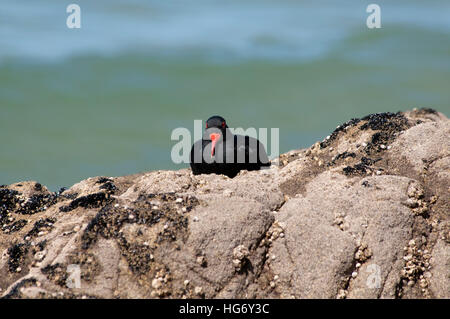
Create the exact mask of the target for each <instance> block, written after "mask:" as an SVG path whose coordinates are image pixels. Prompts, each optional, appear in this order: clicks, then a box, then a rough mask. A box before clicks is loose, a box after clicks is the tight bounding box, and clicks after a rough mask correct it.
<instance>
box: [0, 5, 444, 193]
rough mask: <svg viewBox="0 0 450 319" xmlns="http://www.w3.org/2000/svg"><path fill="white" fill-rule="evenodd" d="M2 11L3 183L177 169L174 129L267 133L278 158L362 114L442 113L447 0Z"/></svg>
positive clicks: (52, 182)
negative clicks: (374, 16)
mask: <svg viewBox="0 0 450 319" xmlns="http://www.w3.org/2000/svg"><path fill="white" fill-rule="evenodd" d="M71 2H72V0H71V1H55V0H39V1H34V0H33V1H32V0H29V1H26V0H2V3H1V5H0V184H9V183H13V182H17V181H22V180H36V181H39V182H40V183H42V184H45V185H47V186H49V187H50V189H52V190H57V189H58V188H60V187H62V186H70V185H72V184H73V183H75V182H78V181H79V180H82V179H84V178H87V177H90V176H99V175H103V176H118V175H124V174H132V173H137V172H142V171H149V170H155V169H176V168H182V167H187V166H188V165H175V164H174V163H172V161H171V159H170V151H171V148H172V146H173V145H174V144H175V142H173V141H171V139H170V137H171V132H172V130H173V129H174V128H177V127H186V128H189V129H193V121H194V119H203V120H205V119H207V118H208V117H209V116H210V115H215V114H219V115H222V116H224V117H225V118H226V119H227V122H228V124H229V126H231V127H244V128H246V127H256V128H259V127H266V128H272V127H278V128H280V152H286V151H289V150H291V149H298V148H304V147H308V146H310V145H311V144H313V143H314V142H315V141H318V140H322V139H323V138H324V137H325V136H327V135H328V134H329V133H330V132H331V131H332V130H333V129H334V128H335V127H336V126H337V125H339V124H341V123H343V122H345V121H347V120H349V119H350V118H354V117H361V116H364V115H367V114H369V113H374V112H385V111H391V112H396V111H399V110H407V109H412V108H414V107H431V108H435V109H437V110H438V111H440V112H443V113H444V114H446V115H447V116H450V1H446V0H441V1H436V0H428V1H423V0H397V1H376V2H375V3H377V4H379V5H380V6H381V18H382V28H381V29H368V28H367V26H366V19H367V17H368V15H369V13H366V7H367V5H368V4H370V3H372V2H365V1H356V0H355V1H333V0H328V1H320V0H319V1H294V0H277V1H268V0H260V1H253V0H226V1H225V0H222V1H214V0H164V1H162V0H160V1H156V0H96V1H88V0H77V1H75V0H73V2H74V3H76V4H78V5H80V7H81V26H82V28H81V29H68V28H67V26H66V19H67V16H68V15H69V14H68V13H66V7H67V5H68V4H70V3H71Z"/></svg>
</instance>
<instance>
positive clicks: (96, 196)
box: [0, 109, 450, 299]
mask: <svg viewBox="0 0 450 319" xmlns="http://www.w3.org/2000/svg"><path fill="white" fill-rule="evenodd" d="M449 132H450V123H449V120H448V119H447V118H446V117H445V116H444V115H442V114H440V113H438V112H435V111H433V110H428V109H424V110H416V111H411V112H405V113H395V114H394V113H381V114H372V115H369V116H367V117H364V118H362V119H353V120H350V121H348V122H347V123H344V124H343V125H340V126H338V127H337V128H336V130H334V131H333V132H332V133H331V134H330V135H329V136H327V138H326V139H325V140H324V141H322V142H317V143H315V144H314V145H313V146H312V147H311V148H309V149H307V150H296V151H291V152H289V153H286V154H282V155H281V156H280V158H278V159H276V160H275V161H274V162H273V163H272V164H277V165H272V166H271V168H270V169H266V170H263V171H252V172H243V173H241V174H239V175H238V176H237V177H235V178H233V179H230V178H228V177H225V176H220V175H214V174H212V175H199V176H194V175H192V174H191V172H190V170H188V169H181V170H178V171H154V172H147V173H143V174H135V175H130V176H122V177H92V178H88V179H86V180H84V181H81V182H79V183H77V184H75V185H73V186H72V187H71V188H70V189H67V190H64V191H61V192H58V193H51V192H50V191H48V189H47V188H46V187H45V186H42V185H40V184H38V183H36V182H21V183H16V184H12V185H9V186H1V187H0V225H1V227H0V294H1V296H3V297H5V298H52V297H55V298H56V297H57V298H80V299H83V298H333V299H335V298H338V299H342V298H446V299H448V298H450V294H449V289H448V287H450V283H449V278H450V273H449V271H450V266H449V265H450V264H449V263H450V260H449V243H450V226H449V225H450V220H449V219H450V218H449V214H448V212H449V211H450V210H449V207H450V204H449V196H448V190H449V180H450V173H449V172H450V151H449V142H448V136H449ZM81 274H82V275H81ZM69 275H70V276H71V278H73V279H74V283H76V282H77V280H78V279H79V284H80V288H77V289H72V288H69V287H68V285H67V282H66V279H67V278H68V276H69ZM77 276H79V277H77Z"/></svg>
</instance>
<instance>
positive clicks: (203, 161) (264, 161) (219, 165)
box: [190, 115, 271, 178]
mask: <svg viewBox="0 0 450 319" xmlns="http://www.w3.org/2000/svg"><path fill="white" fill-rule="evenodd" d="M270 165H271V163H270V161H269V158H268V157H267V153H266V150H265V148H264V145H263V144H262V143H261V142H260V141H259V140H258V139H256V138H253V137H250V136H243V135H235V134H233V133H232V132H231V130H230V129H229V127H228V125H227V122H226V120H225V119H224V118H223V117H222V116H219V115H214V116H211V117H210V118H209V119H208V120H207V121H206V124H205V131H204V133H203V136H202V139H201V140H198V141H196V142H195V143H194V144H193V145H192V148H191V153H190V166H191V169H192V172H193V174H194V175H199V174H223V175H226V176H228V177H230V178H233V177H235V176H236V175H237V174H238V173H239V172H240V171H241V170H247V171H254V170H260V169H261V168H263V167H268V166H270Z"/></svg>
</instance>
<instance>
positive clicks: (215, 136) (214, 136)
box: [209, 133, 220, 157]
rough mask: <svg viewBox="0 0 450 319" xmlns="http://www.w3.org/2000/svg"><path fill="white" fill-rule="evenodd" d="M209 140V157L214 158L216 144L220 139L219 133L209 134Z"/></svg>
mask: <svg viewBox="0 0 450 319" xmlns="http://www.w3.org/2000/svg"><path fill="white" fill-rule="evenodd" d="M209 138H210V139H211V143H212V144H211V157H213V156H214V153H215V150H216V143H217V141H218V140H219V138H220V134H219V133H211V134H209Z"/></svg>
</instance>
